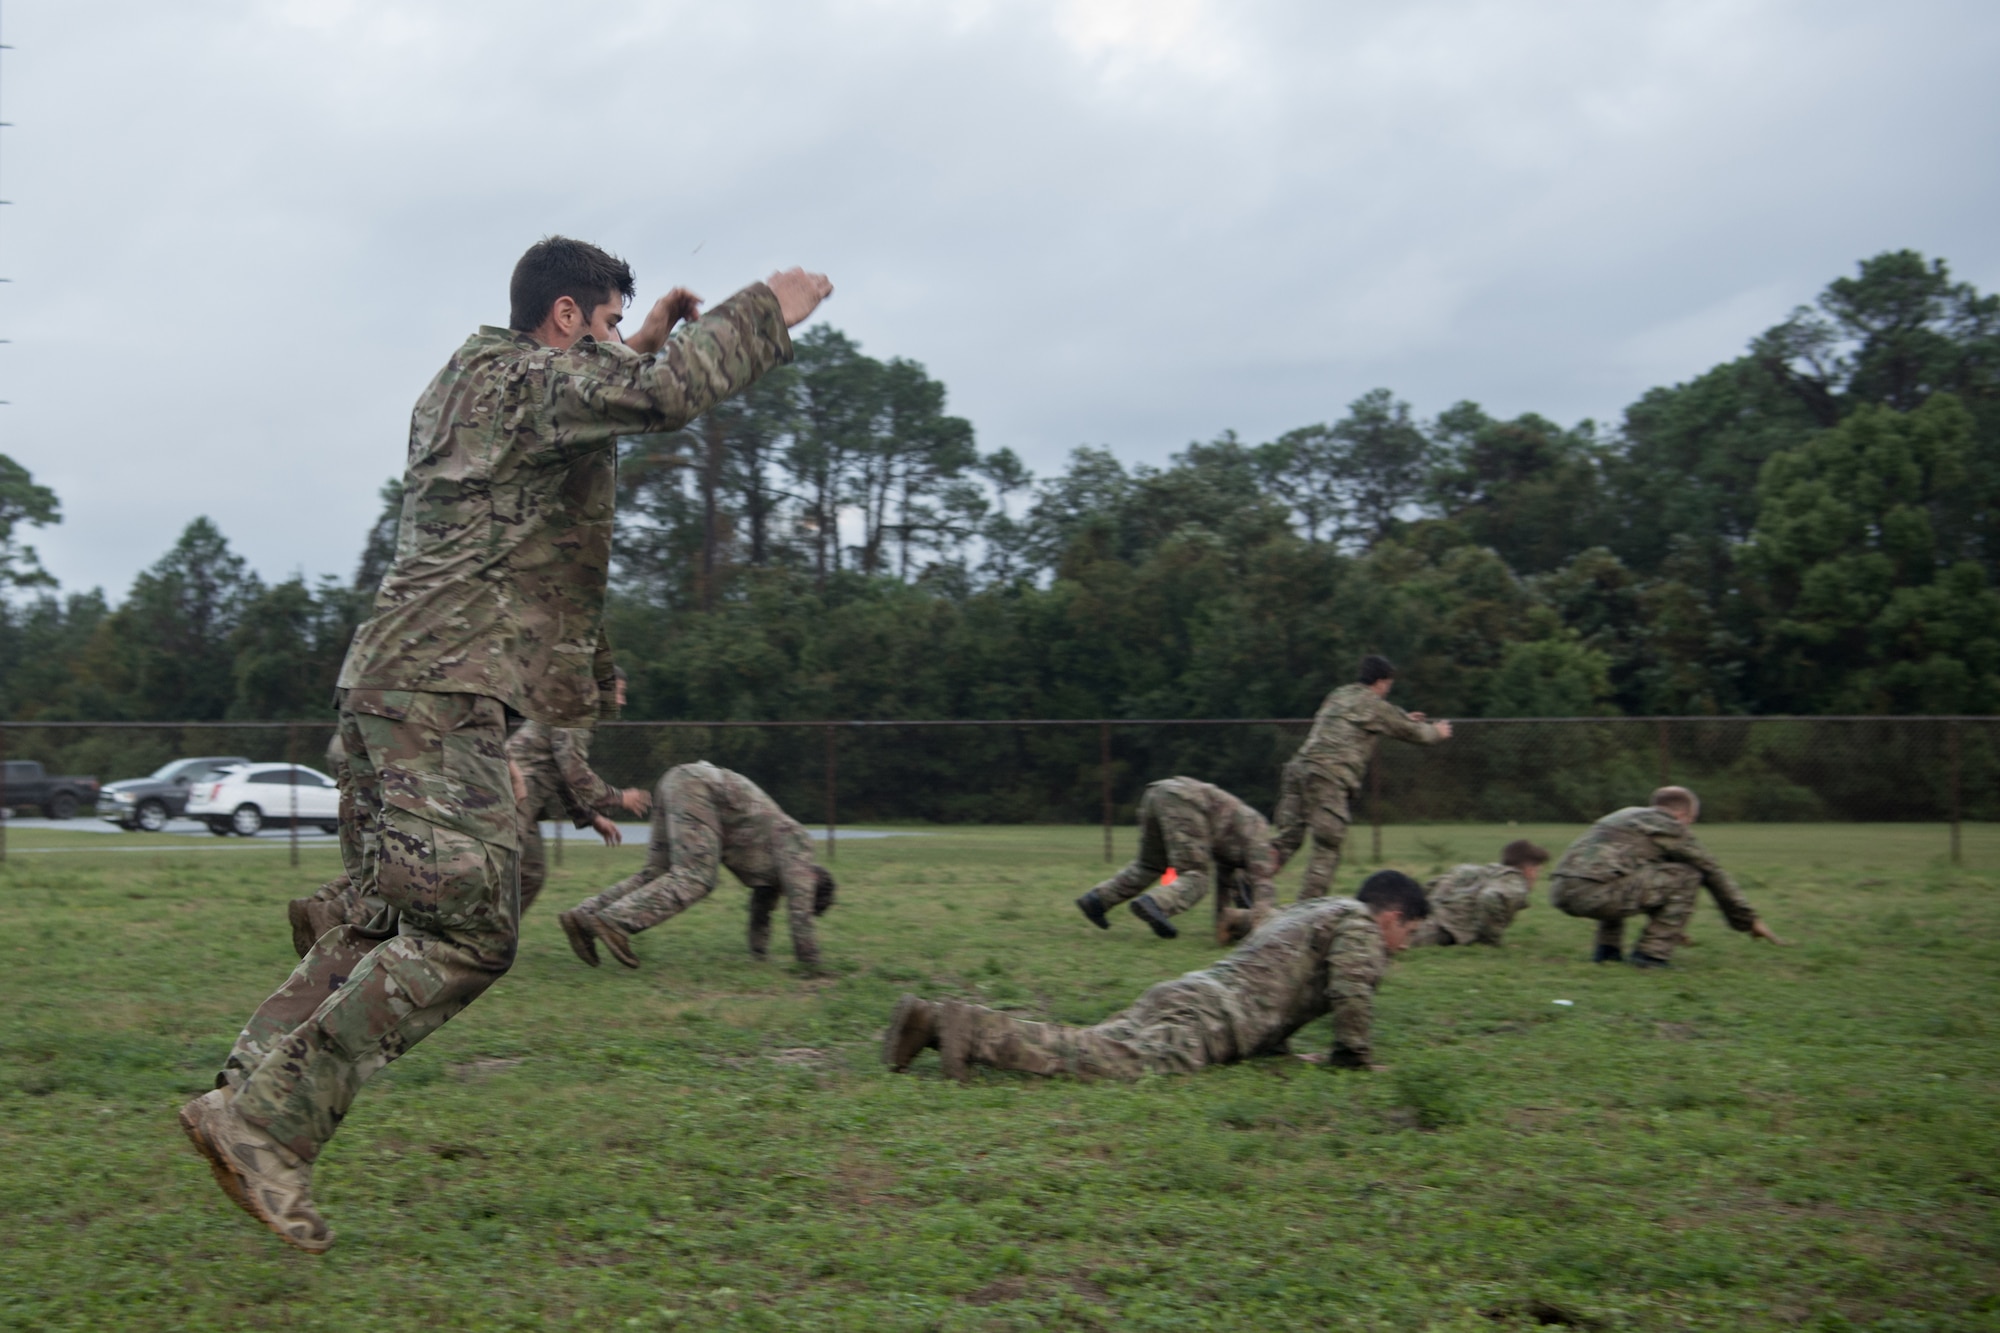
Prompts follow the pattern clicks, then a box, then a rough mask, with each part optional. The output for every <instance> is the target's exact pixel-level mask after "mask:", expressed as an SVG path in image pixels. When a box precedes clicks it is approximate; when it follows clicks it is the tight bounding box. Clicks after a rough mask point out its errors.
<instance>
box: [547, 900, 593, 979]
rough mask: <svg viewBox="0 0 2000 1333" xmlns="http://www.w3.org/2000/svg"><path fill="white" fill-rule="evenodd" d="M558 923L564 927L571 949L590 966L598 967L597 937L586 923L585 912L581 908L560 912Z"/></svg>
mask: <svg viewBox="0 0 2000 1333" xmlns="http://www.w3.org/2000/svg"><path fill="white" fill-rule="evenodd" d="M556 924H557V925H559V926H561V927H562V931H563V934H564V936H566V937H567V938H568V940H569V947H570V951H571V952H572V953H574V954H575V955H576V956H577V957H578V958H581V959H582V960H583V961H584V962H586V963H588V964H589V965H590V966H592V967H596V966H597V965H598V962H597V937H596V936H595V935H592V934H591V933H590V928H589V927H588V926H586V925H585V924H584V922H583V912H582V911H581V910H577V911H570V912H558V913H557V914H556Z"/></svg>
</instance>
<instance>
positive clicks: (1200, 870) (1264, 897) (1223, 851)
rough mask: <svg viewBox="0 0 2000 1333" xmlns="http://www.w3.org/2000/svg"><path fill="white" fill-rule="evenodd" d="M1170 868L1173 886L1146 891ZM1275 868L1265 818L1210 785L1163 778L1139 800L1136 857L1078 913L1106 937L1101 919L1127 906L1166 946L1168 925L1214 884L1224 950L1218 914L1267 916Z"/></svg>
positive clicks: (1081, 903) (1083, 901)
mask: <svg viewBox="0 0 2000 1333" xmlns="http://www.w3.org/2000/svg"><path fill="white" fill-rule="evenodd" d="M1169 869H1171V870H1172V871H1173V872H1174V874H1173V879H1172V882H1171V883H1169V884H1166V885H1163V886H1162V887H1160V888H1158V889H1154V890H1151V891H1150V892H1149V891H1148V890H1147V886H1148V885H1150V884H1151V883H1152V882H1153V881H1154V880H1156V879H1159V878H1160V877H1161V876H1162V875H1163V874H1165V872H1166V871H1167V870H1169ZM1277 869H1278V865H1277V858H1276V857H1275V856H1273V855H1272V852H1271V827H1270V825H1268V824H1266V823H1265V822H1264V816H1262V815H1260V814H1258V813H1257V812H1256V811H1255V810H1253V809H1251V808H1250V807H1249V806H1248V805H1246V804H1244V803H1243V802H1242V801H1240V800H1238V799H1236V797H1234V796H1231V795H1230V794H1229V793H1228V792H1226V791H1224V790H1223V789H1222V788H1220V787H1217V786H1215V785H1214V784H1212V783H1207V782H1198V781H1196V780H1195V779H1193V778H1164V779H1162V780H1161V781H1159V782H1155V783H1153V784H1152V785H1151V786H1149V787H1147V788H1146V794H1145V795H1144V796H1142V797H1141V798H1140V799H1139V855H1138V856H1137V857H1136V858H1135V859H1134V860H1133V861H1132V862H1131V864H1129V865H1127V866H1126V867H1125V868H1124V869H1123V870H1121V871H1119V872H1118V873H1117V874H1115V875H1113V876H1112V877H1111V878H1110V879H1107V880H1105V881H1104V882H1103V883H1102V884H1099V885H1098V886H1097V887H1096V888H1094V889H1092V890H1091V891H1090V892H1088V893H1086V894H1084V895H1083V896H1082V897H1081V898H1078V899H1077V900H1076V906H1077V910H1079V911H1081V912H1082V913H1083V914H1084V916H1085V917H1087V918H1089V920H1090V922H1091V924H1092V925H1094V926H1097V927H1098V928H1099V929H1101V930H1109V929H1111V923H1110V922H1109V921H1107V920H1105V917H1104V914H1105V913H1106V912H1108V911H1110V910H1111V909H1112V908H1114V907H1116V906H1118V904H1120V903H1123V902H1129V903H1131V904H1132V915H1134V916H1136V917H1138V918H1139V919H1140V920H1141V921H1143V922H1145V923H1146V924H1147V925H1148V926H1151V927H1152V928H1153V933H1154V934H1155V935H1158V936H1159V937H1160V938H1161V939H1163V940H1170V939H1174V938H1175V937H1177V936H1178V935H1179V934H1180V931H1179V930H1177V929H1176V928H1175V927H1174V924H1173V922H1172V921H1170V920H1169V919H1168V918H1170V917H1173V916H1177V915H1179V914H1180V913H1182V912H1185V911H1186V910H1187V909H1188V908H1190V907H1193V906H1194V905H1195V904H1196V903H1198V902H1200V901H1201V900H1202V897H1203V895H1205V894H1206V893H1207V892H1208V891H1209V887H1210V882H1211V881H1213V882H1214V887H1215V890H1216V902H1215V909H1216V914H1217V926H1216V930H1217V937H1218V938H1219V939H1222V940H1223V942H1224V943H1227V942H1228V941H1227V939H1226V938H1224V935H1225V932H1226V931H1227V930H1228V929H1229V925H1228V924H1227V922H1225V919H1224V917H1223V913H1224V911H1225V910H1227V909H1248V910H1250V911H1253V912H1254V911H1255V910H1256V909H1258V908H1260V907H1261V908H1264V909H1266V910H1267V911H1268V910H1269V909H1270V908H1271V907H1272V906H1273V905H1274V904H1275V903H1276V901H1277V890H1276V889H1275V888H1273V887H1272V885H1271V876H1272V875H1274V874H1276V873H1277ZM1225 898H1229V899H1232V900H1233V901H1227V902H1225V901H1224V899H1225Z"/></svg>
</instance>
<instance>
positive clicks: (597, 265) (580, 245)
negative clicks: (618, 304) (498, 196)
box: [507, 236, 638, 333]
mask: <svg viewBox="0 0 2000 1333" xmlns="http://www.w3.org/2000/svg"><path fill="white" fill-rule="evenodd" d="M637 290H638V287H637V286H636V284H634V283H633V281H632V266H631V265H630V264H627V263H626V262H625V261H624V260H622V259H620V258H619V257H618V256H616V255H613V254H607V253H605V252H604V251H602V250H600V249H598V248H597V247H596V246H594V245H592V244H590V243H589V242H588V241H573V240H571V239H570V238H569V237H567V236H544V237H543V238H542V239H541V240H539V241H536V242H535V243H534V244H533V245H531V246H529V247H528V253H526V254H524V255H522V256H521V261H520V262H519V263H518V264H516V265H514V279H513V281H512V282H510V283H508V284H507V298H508V305H509V307H510V309H509V313H508V315H507V327H508V328H510V329H517V330H519V331H520V332H522V333H527V332H529V331H530V330H533V329H537V328H540V327H541V324H542V321H543V320H545V319H547V318H548V317H549V311H550V310H552V309H553V308H554V307H555V303H556V301H557V300H558V299H560V298H562V297H565V296H567V297H568V298H569V299H570V300H572V301H574V302H576V303H577V305H579V306H581V307H582V308H583V314H584V318H585V319H588V318H590V316H591V315H593V314H595V313H596V311H597V307H599V306H601V305H603V304H604V303H605V302H606V301H616V300H619V299H620V298H628V299H629V298H630V297H631V296H632V294H633V293H634V292H636V291H637Z"/></svg>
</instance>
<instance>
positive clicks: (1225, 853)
mask: <svg viewBox="0 0 2000 1333" xmlns="http://www.w3.org/2000/svg"><path fill="white" fill-rule="evenodd" d="M1146 790H1147V792H1148V794H1149V795H1150V794H1153V793H1158V794H1160V795H1162V796H1172V797H1176V798H1178V799H1180V800H1182V801H1185V802H1187V803H1188V804H1189V805H1192V806H1194V807H1195V808H1196V809H1198V810H1200V811H1201V812H1202V814H1203V816H1205V817H1206V818H1207V820H1208V834H1209V854H1210V855H1211V856H1213V857H1214V858H1215V861H1216V864H1217V865H1218V866H1221V867H1227V868H1230V869H1236V870H1243V871H1246V872H1247V873H1248V874H1249V875H1250V877H1251V879H1253V880H1255V881H1257V882H1258V883H1264V882H1268V881H1269V880H1270V878H1271V877H1272V876H1273V875H1275V874H1277V873H1278V864H1277V858H1276V856H1275V855H1274V854H1273V853H1272V851H1271V825H1270V823H1269V822H1268V821H1266V820H1265V818H1264V816H1262V815H1260V814H1258V813H1257V811H1256V809H1255V808H1254V807H1252V806H1251V805H1249V804H1248V803H1246V802H1245V801H1244V800H1243V799H1242V798H1241V797H1239V796H1235V795H1232V794H1231V793H1229V792H1226V791H1224V790H1223V789H1222V788H1220V787H1218V786H1216V785H1215V784H1214V783H1212V782H1203V781H1202V780H1201V779H1199V778H1187V777H1178V778H1162V779H1160V780H1159V781H1158V782H1154V783H1151V784H1149V785H1148V786H1147V788H1146Z"/></svg>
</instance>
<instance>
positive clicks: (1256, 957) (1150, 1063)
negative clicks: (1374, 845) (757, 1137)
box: [882, 870, 1430, 1079]
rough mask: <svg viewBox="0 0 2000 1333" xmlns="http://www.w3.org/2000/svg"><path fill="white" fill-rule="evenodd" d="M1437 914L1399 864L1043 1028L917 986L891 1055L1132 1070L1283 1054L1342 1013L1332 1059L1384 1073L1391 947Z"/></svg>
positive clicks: (1174, 1070) (947, 1065)
mask: <svg viewBox="0 0 2000 1333" xmlns="http://www.w3.org/2000/svg"><path fill="white" fill-rule="evenodd" d="M1429 914H1430V904H1429V903H1428V902H1426V901H1425V899H1424V891H1423V889H1422V887H1421V886H1419V885H1418V883H1417V882H1416V881H1415V880H1413V879H1411V878H1410V877H1409V876H1408V875H1405V874H1404V873H1403V872H1402V871H1400V870H1382V871H1377V872H1376V873H1375V874H1373V875H1370V876H1369V877H1368V879H1367V882H1366V883H1364V884H1362V886H1361V891H1360V893H1359V894H1358V895H1357V896H1356V897H1353V898H1314V899H1310V900H1308V901H1306V902H1303V903H1300V904H1299V905H1297V906H1296V907H1291V908H1287V909H1286V910H1284V911H1282V912H1280V913H1278V914H1277V915H1276V916H1274V917H1272V918H1271V919H1270V920H1269V921H1267V922H1265V923H1264V924H1263V925H1262V926H1259V927H1258V928H1257V931H1256V933H1255V934H1253V935H1251V937H1250V938H1249V939H1248V940H1247V941H1245V942H1244V943H1243V944H1241V945H1239V946H1238V947H1237V949H1236V950H1235V951H1234V952H1233V953H1231V954H1230V955H1229V956H1228V957H1226V958H1224V959H1222V961H1220V962H1218V963H1216V964H1215V965H1214V966H1213V967H1210V968H1207V969H1205V970H1203V971H1200V972H1190V973H1188V974H1187V975H1186V976H1183V977H1180V978H1178V979H1176V980H1174V981H1163V982H1161V983H1160V984H1159V985H1157V986H1155V987H1153V988H1152V989H1151V990H1149V991H1147V992H1146V993H1145V994H1144V995H1141V996H1140V997H1139V1001H1138V1003H1137V1004H1134V1005H1133V1006H1132V1007H1131V1008H1130V1009H1127V1010H1125V1011H1124V1012H1123V1013H1120V1014H1114V1015H1113V1016H1112V1017H1110V1018H1107V1019H1106V1020H1104V1021H1103V1022H1102V1023H1099V1024H1097V1025H1096V1026H1095V1027H1087V1028H1078V1027H1068V1026H1066V1025H1064V1024H1061V1023H1035V1022H1030V1021H1028V1020H1026V1019H1021V1018H1015V1017H1014V1016H1013V1015H1012V1014H1004V1013H998V1012H996V1011H994V1010H992V1009H987V1008H984V1007H983V1006H980V1005H976V1004H966V1003H963V1002H961V1001H958V1000H920V999H918V998H917V997H916V996H914V995H905V996H904V997H903V998H902V1000H901V1001H900V1002H899V1003H898V1004H897V1005H896V1010H895V1013H894V1014H893V1015H892V1016H891V1018H890V1020H889V1030H888V1033H887V1034H886V1035H885V1037H884V1038H883V1044H882V1058H883V1060H884V1061H885V1062H886V1063H887V1064H888V1066H889V1067H890V1068H891V1069H895V1070H903V1069H907V1068H908V1067H909V1065H910V1062H911V1061H912V1060H914V1059H915V1058H916V1057H917V1053H918V1052H920V1051H923V1050H925V1049H927V1048H930V1047H936V1048H937V1051H938V1054H939V1056H940V1058H941V1059H942V1061H943V1064H944V1071H945V1072H946V1073H947V1074H950V1075H951V1076H952V1077H954V1078H958V1079H963V1078H965V1077H966V1075H967V1071H968V1069H969V1067H970V1066H972V1065H975V1064H980V1065H991V1066H993V1067H994V1068H996V1069H1018V1070H1022V1071H1024V1072H1026V1073H1030V1074H1079V1075H1085V1076H1093V1075H1094V1076H1099V1077H1104V1078H1124V1079H1131V1078H1138V1077H1139V1076H1140V1075H1142V1074H1181V1073H1188V1072H1191V1071H1193V1070H1196V1069H1200V1068H1203V1067H1204V1066H1206V1065H1216V1064H1229V1063H1231V1062H1233V1061H1236V1060H1245V1059H1249V1058H1250V1057H1252V1056H1258V1055H1282V1054H1284V1053H1285V1052H1286V1042H1287V1040H1288V1039H1289V1038H1290V1037H1291V1035H1292V1034H1293V1033H1294V1032H1297V1031H1298V1030H1299V1029H1300V1028H1302V1027H1304V1026H1305V1025H1306V1024H1308V1023H1310V1022H1312V1021H1313V1020H1314V1019H1316V1018H1319V1017H1321V1016H1323V1015H1326V1014H1331V1015H1332V1016H1333V1049H1332V1051H1331V1052H1330V1053H1329V1054H1328V1055H1327V1056H1326V1057H1325V1061H1326V1063H1327V1064H1329V1065H1332V1066H1335V1067H1337V1068H1347V1069H1366V1068H1371V1067H1372V1066H1371V1064H1370V1047H1369V1039H1368V1031H1369V1026H1370V1023H1371V1020H1372V1016H1373V1013H1374V1005H1375V988H1376V987H1377V986H1378V985H1380V984H1381V981H1382V975H1383V973H1384V972H1386V971H1387V970H1388V966H1389V955H1391V954H1394V953H1400V952H1401V951H1402V950H1403V949H1404V948H1405V947H1406V946H1407V945H1408V944H1409V938H1410V932H1411V931H1412V930H1413V929H1414V928H1415V927H1416V926H1417V925H1418V924H1419V923H1421V922H1422V921H1423V919H1424V918H1425V917H1426V916H1428V915H1429ZM1308 1058H1310V1057H1308Z"/></svg>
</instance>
